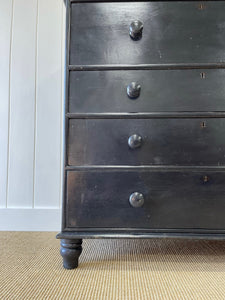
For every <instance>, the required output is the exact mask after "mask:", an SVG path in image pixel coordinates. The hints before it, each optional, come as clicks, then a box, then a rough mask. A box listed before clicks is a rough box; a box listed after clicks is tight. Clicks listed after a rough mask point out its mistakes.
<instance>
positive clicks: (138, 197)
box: [129, 192, 145, 207]
mask: <svg viewBox="0 0 225 300" xmlns="http://www.w3.org/2000/svg"><path fill="white" fill-rule="evenodd" d="M129 202H130V204H131V205H132V206H133V207H141V206H143V204H144V202H145V199H144V196H143V195H142V194H141V193H138V192H135V193H133V194H131V195H130V198H129Z"/></svg>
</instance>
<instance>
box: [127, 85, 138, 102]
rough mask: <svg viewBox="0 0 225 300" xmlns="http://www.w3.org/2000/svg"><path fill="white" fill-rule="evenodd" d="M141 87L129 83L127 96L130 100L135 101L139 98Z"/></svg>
mask: <svg viewBox="0 0 225 300" xmlns="http://www.w3.org/2000/svg"><path fill="white" fill-rule="evenodd" d="M140 92H141V85H140V84H139V83H137V82H131V83H130V84H129V85H128V86H127V96H128V97H129V98H131V99H136V98H138V97H139V96H140Z"/></svg>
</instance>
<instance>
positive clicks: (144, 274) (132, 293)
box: [0, 232, 225, 300]
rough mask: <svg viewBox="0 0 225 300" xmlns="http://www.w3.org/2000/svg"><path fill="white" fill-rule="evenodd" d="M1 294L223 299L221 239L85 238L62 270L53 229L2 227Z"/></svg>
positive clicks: (80, 299)
mask: <svg viewBox="0 0 225 300" xmlns="http://www.w3.org/2000/svg"><path fill="white" fill-rule="evenodd" d="M0 253H1V255H0V299H1V300H2V299H3V300H5V299H10V300H11V299H23V300H24V299H76V300H86V299H87V300H88V299H98V300H103V299H104V300H107V299H113V300H117V299H121V300H128V299H129V300H132V299H135V300H138V299H146V300H150V299H160V300H164V299H166V300H167V299H177V300H178V299H179V300H180V299H202V300H207V299H212V300H215V299H225V242H222V241H191V240H172V239H169V240H156V239H155V240H84V243H83V252H82V255H81V257H80V265H79V268H78V269H76V270H64V269H63V267H62V261H61V257H60V255H59V241H58V240H56V239H55V233H52V232H51V233H44V232H42V233H39V232H36V233H30V232H14V233H13V232H1V233H0Z"/></svg>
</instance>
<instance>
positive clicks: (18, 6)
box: [7, 0, 37, 208]
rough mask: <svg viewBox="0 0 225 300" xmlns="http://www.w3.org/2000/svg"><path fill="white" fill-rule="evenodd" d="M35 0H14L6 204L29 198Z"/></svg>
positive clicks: (29, 203)
mask: <svg viewBox="0 0 225 300" xmlns="http://www.w3.org/2000/svg"><path fill="white" fill-rule="evenodd" d="M36 22H37V0H15V1H14V16H13V27H12V30H13V34H12V57H11V76H10V132H9V134H10V136H9V169H8V202H7V206H8V207H10V208H11V207H23V208H26V207H27V208H31V207H32V205H33V204H32V202H33V164H34V124H35V74H36V69H35V61H36V24H37V23H36Z"/></svg>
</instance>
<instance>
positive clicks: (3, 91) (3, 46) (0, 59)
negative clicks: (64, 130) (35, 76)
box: [0, 0, 13, 208]
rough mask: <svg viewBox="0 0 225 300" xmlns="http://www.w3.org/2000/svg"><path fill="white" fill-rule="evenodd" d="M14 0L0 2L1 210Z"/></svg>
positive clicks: (5, 175)
mask: <svg viewBox="0 0 225 300" xmlns="http://www.w3.org/2000/svg"><path fill="white" fill-rule="evenodd" d="M12 3H13V2H12V0H7V1H5V0H0V37H1V41H0V82H1V88H0V166H1V167H0V208H1V207H6V199H7V195H6V192H7V167H8V166H7V162H8V122H9V119H8V117H9V85H10V81H9V76H10V75H9V71H10V49H11V24H12Z"/></svg>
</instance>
